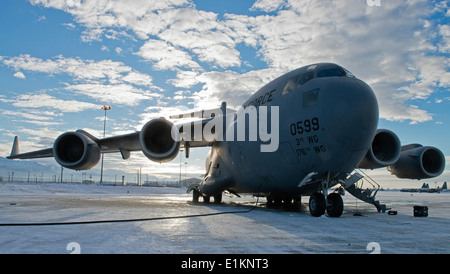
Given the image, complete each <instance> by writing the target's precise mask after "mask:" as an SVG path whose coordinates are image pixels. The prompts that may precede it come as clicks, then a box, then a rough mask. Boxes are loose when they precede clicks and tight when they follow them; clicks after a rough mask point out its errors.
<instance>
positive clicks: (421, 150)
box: [387, 144, 445, 180]
mask: <svg viewBox="0 0 450 274" xmlns="http://www.w3.org/2000/svg"><path fill="white" fill-rule="evenodd" d="M444 168H445V156H444V154H443V153H442V152H441V151H440V150H439V149H437V148H435V147H424V146H422V145H417V144H413V145H407V146H403V147H402V152H401V153H400V158H399V159H398V161H397V162H396V163H395V164H393V165H390V166H388V167H387V169H388V170H389V171H390V172H391V174H394V175H395V176H397V177H398V178H402V179H417V180H420V179H427V178H434V177H437V176H439V175H441V174H442V172H444Z"/></svg>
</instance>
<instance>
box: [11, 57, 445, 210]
mask: <svg viewBox="0 0 450 274" xmlns="http://www.w3.org/2000/svg"><path fill="white" fill-rule="evenodd" d="M182 116H184V117H185V116H197V117H198V118H197V119H196V120H194V121H187V120H184V121H183V119H181V120H178V121H179V123H176V124H174V122H172V121H170V119H166V118H157V119H152V120H150V121H149V122H148V123H147V124H145V126H144V127H143V128H142V130H141V131H138V132H134V133H130V134H125V135H120V136H114V137H108V138H103V139H98V138H96V137H94V136H92V135H91V134H89V133H87V132H86V131H84V130H78V131H76V132H67V133H64V134H62V135H60V136H59V137H58V138H57V139H56V140H55V142H54V145H53V147H52V148H48V149H44V150H39V151H35V152H29V153H23V154H20V153H19V151H18V141H17V138H16V139H15V142H14V145H13V150H12V153H11V156H10V157H8V158H10V159H32V158H43V157H54V158H55V160H56V161H57V162H58V163H59V164H60V165H61V166H63V167H65V168H69V169H74V170H87V169H90V168H92V167H94V166H95V165H97V164H98V162H99V160H100V157H101V154H102V153H113V152H120V153H121V155H122V157H123V159H128V158H129V157H130V152H131V151H142V152H143V153H144V155H145V156H147V157H148V158H149V159H150V160H152V161H156V162H160V163H163V162H168V161H171V160H173V159H174V158H175V157H176V156H177V154H178V153H179V151H180V149H181V148H184V150H185V153H186V156H187V157H188V156H189V152H190V149H191V148H195V147H211V150H210V152H209V154H208V155H207V158H206V173H205V176H204V178H203V180H202V181H201V182H200V183H199V184H198V185H196V186H194V187H191V188H190V189H189V190H190V191H192V193H193V200H194V201H195V202H198V200H199V197H203V199H204V201H205V202H209V200H210V197H213V198H214V201H215V202H221V200H222V193H223V192H224V191H228V192H231V193H235V194H239V193H245V194H253V195H258V196H265V197H267V200H268V203H269V204H270V203H278V202H284V203H291V202H292V201H299V200H300V199H301V196H310V198H309V210H310V213H311V215H313V216H321V215H323V214H324V213H325V211H326V212H327V214H328V215H329V216H331V217H339V216H341V214H342V212H343V200H342V197H341V196H340V193H341V191H333V192H332V193H330V194H328V191H329V190H330V189H331V188H332V187H335V186H339V185H340V186H341V187H340V190H342V189H346V190H347V191H349V192H350V193H351V194H353V195H354V196H356V197H357V198H359V199H362V200H364V201H366V202H370V203H373V204H374V205H375V206H376V207H377V209H378V210H379V211H384V210H385V206H384V205H381V204H380V203H379V202H378V201H376V200H375V199H374V195H373V193H372V192H370V191H369V192H367V190H362V189H359V188H358V187H357V184H356V183H357V182H358V181H359V180H360V179H361V178H362V177H363V176H362V175H361V174H360V173H359V172H357V171H355V169H376V168H382V167H387V168H388V170H389V171H390V172H391V173H392V174H394V175H396V176H397V177H399V178H409V179H425V178H432V177H436V176H439V175H440V174H442V172H443V170H444V167H445V157H444V155H443V154H442V152H441V151H440V150H439V149H437V148H434V147H428V146H421V145H416V144H414V145H406V146H401V144H400V140H399V138H398V137H397V135H396V134H395V133H394V132H392V131H390V130H387V129H378V119H379V109H378V101H377V98H376V96H375V94H374V92H373V90H372V89H371V88H370V87H369V86H368V85H367V84H366V83H365V82H363V81H361V80H360V79H358V78H356V77H355V76H354V75H353V74H352V73H350V72H349V71H348V70H346V69H344V68H343V67H341V66H339V65H336V64H331V63H319V64H313V65H309V66H305V67H302V68H299V69H296V70H293V71H291V72H289V73H286V74H284V75H283V76H281V77H279V78H277V79H275V80H273V81H272V82H270V83H268V84H267V85H265V86H264V87H262V88H261V89H259V90H258V91H257V92H256V93H254V94H253V95H252V96H251V97H250V98H248V99H247V100H246V101H245V102H244V103H243V104H242V106H241V107H240V108H238V109H233V110H232V111H230V109H229V108H227V105H226V103H225V102H224V103H222V105H221V107H220V109H216V110H211V111H202V112H197V113H196V114H195V113H192V115H191V114H188V115H174V116H173V117H169V118H174V117H178V118H180V117H182ZM180 121H181V122H180Z"/></svg>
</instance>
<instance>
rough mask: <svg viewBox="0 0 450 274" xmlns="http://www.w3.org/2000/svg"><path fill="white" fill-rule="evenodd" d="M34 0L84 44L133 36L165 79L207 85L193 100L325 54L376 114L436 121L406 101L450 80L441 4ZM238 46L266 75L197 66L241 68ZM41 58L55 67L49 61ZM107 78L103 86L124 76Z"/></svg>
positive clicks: (234, 91)
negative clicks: (368, 97) (219, 6)
mask: <svg viewBox="0 0 450 274" xmlns="http://www.w3.org/2000/svg"><path fill="white" fill-rule="evenodd" d="M30 2H31V3H32V4H35V5H42V6H45V7H52V8H56V9H61V10H64V11H65V12H67V13H70V14H71V15H73V16H74V18H75V21H76V22H77V23H78V24H80V25H82V26H84V27H85V30H84V31H83V39H84V40H85V41H93V40H101V39H102V38H103V37H105V38H107V39H117V37H125V36H127V35H128V33H134V34H135V35H136V36H137V37H138V38H140V39H142V40H144V43H143V45H142V46H141V47H140V49H139V51H138V52H137V53H136V54H137V55H138V56H141V57H142V58H143V59H145V60H148V61H151V62H153V68H154V69H157V70H175V71H177V79H173V80H170V81H168V83H170V84H173V85H175V86H176V87H185V88H188V87H192V86H194V85H196V84H199V83H202V84H203V87H202V90H200V91H198V92H196V93H195V96H197V99H199V101H198V102H205V103H206V102H210V103H212V102H213V101H214V99H226V97H227V98H229V101H233V102H235V101H236V100H237V99H238V98H244V97H245V96H246V95H248V94H249V93H251V92H253V91H255V90H256V89H257V88H259V87H260V86H262V85H263V84H265V83H266V82H263V81H261V80H262V79H264V80H266V79H273V77H274V75H273V74H272V73H274V72H277V73H280V74H281V73H283V72H286V71H288V70H291V69H295V68H297V67H300V66H303V65H307V64H310V63H316V62H323V61H327V62H336V63H339V64H341V65H343V66H344V67H346V68H348V69H349V70H351V71H352V72H353V73H354V74H356V75H357V76H358V77H359V78H361V79H362V80H364V81H366V82H367V83H369V84H370V85H371V86H372V87H373V88H374V90H375V92H376V94H377V96H378V98H379V102H380V108H381V117H382V118H385V119H388V120H393V121H403V120H410V121H412V122H423V121H428V120H430V119H432V114H431V113H428V112H427V111H425V110H423V109H421V108H420V107H417V106H416V105H415V104H414V103H411V101H410V100H423V99H426V98H427V97H429V96H430V95H431V94H432V93H434V92H435V89H436V88H437V87H448V85H447V83H448V71H449V64H448V58H447V57H445V56H436V54H438V53H439V52H436V51H437V50H439V51H440V52H441V53H448V52H449V51H450V46H449V38H448V37H449V32H450V30H449V28H448V25H445V24H442V23H440V24H441V25H438V24H439V22H437V21H435V20H434V19H433V18H432V15H433V14H434V13H442V14H448V12H449V9H448V4H447V1H437V2H436V1H427V0H417V1H401V0H395V1H383V2H382V6H381V7H369V6H368V5H367V3H366V1H335V0H324V1H316V0H305V1H295V0H275V1H268V0H257V1H255V3H254V4H253V6H252V8H251V10H252V11H256V10H258V11H260V12H261V11H262V12H271V13H270V15H258V16H252V13H249V14H250V15H236V14H224V15H223V17H222V18H220V17H219V16H218V15H217V14H216V13H213V12H207V11H201V10H197V9H196V7H195V5H194V4H193V3H192V2H191V1H189V0H169V1H156V0H152V1H146V0H139V1H137V0H136V1H103V0H96V1H81V2H80V5H68V4H67V2H65V1H60V0H30ZM259 14H260V13H259ZM437 34H438V35H439V36H436V35H437ZM436 40H438V41H439V42H438V44H436V43H435V42H434V41H436ZM239 44H244V45H246V46H249V47H252V48H254V49H255V50H256V51H257V56H256V57H257V58H260V59H261V60H263V61H264V62H266V63H267V66H268V68H270V70H269V71H270V73H269V74H268V75H266V77H262V75H261V73H268V71H264V70H260V71H255V72H254V73H253V74H250V73H245V72H244V75H238V73H235V72H231V71H206V69H205V67H201V65H203V63H207V64H208V65H212V66H211V67H212V68H213V69H215V68H218V70H220V69H229V68H232V67H237V68H239V67H240V66H241V65H242V64H243V61H242V60H241V58H242V56H241V54H240V52H239V51H238V45H239ZM245 62H246V61H245ZM439 62H440V63H439ZM41 65H42V66H43V68H42V69H45V68H47V67H48V68H47V69H48V70H49V71H51V65H52V64H51V63H46V62H42V64H41ZM49 66H50V67H49ZM211 67H209V68H207V69H211ZM180 69H183V71H184V72H182V73H181V72H178V71H179V70H180ZM188 71H193V72H194V73H191V75H190V76H193V78H191V79H188V76H189V75H188ZM433 73H434V74H433ZM250 76H252V77H254V78H251V77H250ZM276 76H277V75H276ZM104 77H105V78H107V79H108V80H109V83H108V84H111V81H112V80H118V82H120V79H121V78H120V77H112V76H106V75H105V76H104ZM122 78H123V77H122ZM96 79H100V78H96ZM223 79H227V80H228V83H233V84H232V85H230V84H228V85H227V84H226V83H225V82H224V81H223ZM213 81H217V82H215V83H213ZM243 81H250V83H249V84H246V83H244V82H243ZM122 83H123V80H122ZM256 83H258V84H256ZM243 94H245V95H243ZM209 98H214V99H209Z"/></svg>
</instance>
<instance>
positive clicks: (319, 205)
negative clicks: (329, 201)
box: [309, 192, 326, 217]
mask: <svg viewBox="0 0 450 274" xmlns="http://www.w3.org/2000/svg"><path fill="white" fill-rule="evenodd" d="M325 209H326V201H325V196H324V195H323V194H322V193H320V192H315V193H313V194H311V196H309V213H310V214H311V216H313V217H320V216H322V215H323V214H325Z"/></svg>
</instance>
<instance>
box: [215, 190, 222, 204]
mask: <svg viewBox="0 0 450 274" xmlns="http://www.w3.org/2000/svg"><path fill="white" fill-rule="evenodd" d="M213 197H214V203H215V204H220V203H222V192H220V193H219V194H216V195H214V196H213Z"/></svg>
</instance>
